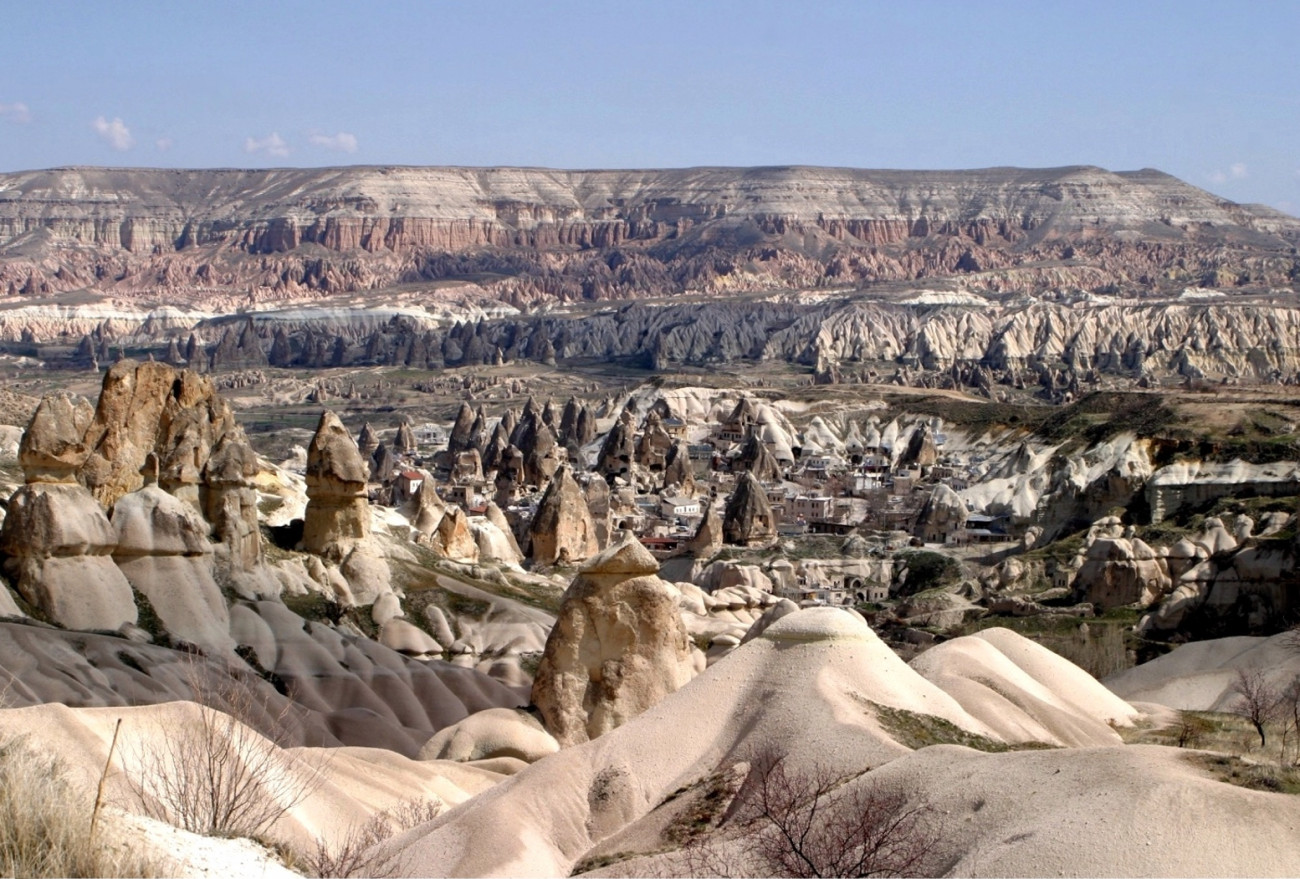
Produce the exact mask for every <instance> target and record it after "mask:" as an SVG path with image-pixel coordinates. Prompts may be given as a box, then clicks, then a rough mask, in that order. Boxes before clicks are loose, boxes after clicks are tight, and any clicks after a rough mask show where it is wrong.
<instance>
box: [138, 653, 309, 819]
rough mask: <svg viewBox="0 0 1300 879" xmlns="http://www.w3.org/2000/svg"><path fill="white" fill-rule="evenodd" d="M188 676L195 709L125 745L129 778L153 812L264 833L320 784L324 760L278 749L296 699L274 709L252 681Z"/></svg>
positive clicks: (159, 816) (147, 810)
mask: <svg viewBox="0 0 1300 879" xmlns="http://www.w3.org/2000/svg"><path fill="white" fill-rule="evenodd" d="M188 677H189V683H190V687H191V691H192V692H193V693H194V696H195V701H196V702H198V703H199V705H200V708H199V710H198V711H197V712H194V713H186V714H185V715H184V717H183V718H182V719H180V720H178V721H177V722H176V723H175V724H168V725H167V726H166V727H161V728H157V729H154V730H152V731H150V732H149V733H147V734H146V735H144V736H143V737H141V738H139V739H137V741H136V742H135V745H134V747H133V748H130V749H127V754H126V755H125V756H126V757H127V759H126V760H124V762H125V763H126V764H127V768H126V777H127V784H128V786H129V788H130V790H131V792H132V794H133V795H134V797H135V799H136V801H137V802H138V803H139V805H140V807H141V808H142V809H143V811H144V812H145V814H147V815H149V816H150V817H152V818H156V819H158V820H160V821H165V822H167V823H169V824H172V825H175V826H176V827H180V828H183V829H185V830H189V831H191V832H193V833H203V834H209V835H220V836H247V837H259V836H262V835H264V834H265V833H266V832H267V831H268V830H269V829H270V828H271V826H272V825H273V824H275V822H276V821H277V820H279V819H280V817H281V816H283V815H284V814H285V813H286V812H288V811H289V810H290V809H292V808H293V807H294V806H296V805H298V804H299V803H301V802H302V801H303V800H304V799H306V798H307V797H308V796H309V795H310V794H311V793H312V791H314V790H315V789H316V788H317V787H318V786H319V785H320V783H321V782H322V781H323V775H322V772H323V770H324V766H325V762H326V758H325V756H324V754H323V752H320V751H315V752H309V751H305V750H298V749H295V750H285V749H283V748H281V747H280V743H281V742H283V741H285V740H286V739H285V736H286V735H287V731H288V730H289V728H290V722H291V719H292V709H293V703H291V702H284V703H282V704H281V705H280V706H279V707H278V708H277V707H276V706H274V705H273V704H272V703H271V700H270V699H269V698H267V697H265V696H264V695H263V694H261V693H260V692H259V691H258V690H257V689H255V688H254V687H251V686H248V685H245V684H242V683H241V682H240V681H239V680H237V679H235V678H233V677H231V678H225V679H222V678H214V677H213V676H211V675H208V676H204V675H202V674H201V673H200V671H199V670H198V669H197V668H196V667H195V666H194V665H191V666H190V670H189V675H188ZM214 706H221V709H220V710H219V709H218V708H217V707H214ZM268 719H269V720H268ZM254 722H257V723H258V724H259V725H260V726H261V727H262V728H263V729H268V727H269V732H270V735H269V736H264V735H262V734H261V733H259V732H258V731H257V730H256V729H254V728H253V726H252V724H253V723H254Z"/></svg>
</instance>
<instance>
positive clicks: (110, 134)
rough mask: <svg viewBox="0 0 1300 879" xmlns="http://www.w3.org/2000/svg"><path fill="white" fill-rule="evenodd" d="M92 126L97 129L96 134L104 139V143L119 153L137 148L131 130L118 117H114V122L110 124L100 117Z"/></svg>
mask: <svg viewBox="0 0 1300 879" xmlns="http://www.w3.org/2000/svg"><path fill="white" fill-rule="evenodd" d="M90 124H91V127H92V128H94V129H95V133H96V134H98V135H99V136H100V137H101V138H103V139H104V143H106V144H108V145H109V146H111V147H112V148H113V149H115V150H118V151H119V152H120V151H123V150H129V149H130V148H131V147H133V146H135V138H134V137H132V136H131V129H129V128H127V127H126V123H125V122H123V121H122V120H121V119H118V118H117V117H114V118H113V121H112V122H110V121H108V120H107V119H105V118H104V117H103V116H98V117H96V118H95V121H94V122H92V123H90Z"/></svg>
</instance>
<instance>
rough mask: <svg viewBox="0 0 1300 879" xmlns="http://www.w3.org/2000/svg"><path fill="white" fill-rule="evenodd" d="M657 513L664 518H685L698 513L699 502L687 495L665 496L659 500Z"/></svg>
mask: <svg viewBox="0 0 1300 879" xmlns="http://www.w3.org/2000/svg"><path fill="white" fill-rule="evenodd" d="M659 514H660V515H661V516H663V517H664V518H665V519H687V518H690V517H692V516H698V515H700V502H699V501H697V500H695V499H694V498H689V497H665V498H662V499H661V500H660V501H659Z"/></svg>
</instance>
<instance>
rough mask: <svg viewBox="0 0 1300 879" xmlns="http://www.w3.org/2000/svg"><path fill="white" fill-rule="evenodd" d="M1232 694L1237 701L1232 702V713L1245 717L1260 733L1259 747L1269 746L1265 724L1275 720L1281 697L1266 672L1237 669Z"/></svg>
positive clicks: (1253, 669)
mask: <svg viewBox="0 0 1300 879" xmlns="http://www.w3.org/2000/svg"><path fill="white" fill-rule="evenodd" d="M1232 692H1233V693H1234V694H1236V699H1235V700H1233V702H1232V707H1231V710H1232V713H1233V714H1236V715H1238V716H1240V717H1244V718H1245V719H1246V720H1248V721H1250V724H1251V726H1253V727H1255V732H1257V733H1259V746H1260V747H1261V748H1263V747H1264V746H1265V745H1267V744H1268V737H1267V733H1266V732H1265V730H1264V726H1265V724H1267V723H1268V722H1269V721H1271V720H1272V719H1273V717H1274V716H1275V715H1276V713H1277V709H1278V707H1279V705H1280V703H1281V697H1280V695H1279V693H1278V692H1277V690H1276V689H1274V688H1273V687H1272V686H1271V685H1270V684H1269V682H1268V678H1267V677H1266V676H1265V675H1264V672H1263V671H1261V670H1260V669H1257V668H1252V669H1245V668H1239V669H1237V676H1236V678H1235V679H1234V680H1233V683H1232Z"/></svg>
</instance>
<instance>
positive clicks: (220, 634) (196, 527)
mask: <svg viewBox="0 0 1300 879" xmlns="http://www.w3.org/2000/svg"><path fill="white" fill-rule="evenodd" d="M147 478H148V477H146V479H147ZM112 521H113V528H114V531H115V532H116V546H115V548H114V550H113V561H114V562H115V563H116V564H117V566H118V568H119V569H120V570H121V571H122V573H123V574H124V575H125V576H126V579H127V580H128V581H129V582H130V583H131V585H132V586H133V587H135V589H137V590H138V591H139V592H140V593H141V594H143V595H144V596H145V597H146V598H148V600H149V604H150V606H152V607H153V610H154V613H155V614H157V616H158V620H159V622H160V623H162V626H163V628H164V629H166V630H167V632H168V634H170V635H171V636H172V638H173V639H175V640H176V641H179V642H184V643H188V644H192V645H194V646H196V647H199V648H201V649H202V650H203V651H204V652H206V653H208V654H210V655H220V654H232V653H233V651H234V649H235V642H234V639H233V638H231V637H230V613H229V611H228V610H227V608H226V599H225V597H224V596H223V595H222V594H221V589H220V588H219V587H218V586H217V583H216V580H214V579H213V576H212V570H213V569H212V546H211V544H210V543H209V542H208V537H207V533H208V524H207V523H206V522H205V521H203V519H202V517H200V516H199V514H198V513H197V512H196V511H195V510H194V508H193V507H191V506H190V505H189V504H187V503H185V502H183V501H181V500H180V499H178V498H176V497H173V496H172V495H170V494H168V493H167V492H165V491H163V490H162V489H161V488H159V487H158V486H157V485H156V484H146V485H145V486H144V487H143V488H141V489H140V490H138V491H133V492H131V493H130V494H125V495H123V496H122V497H120V498H118V501H117V503H115V504H114V505H113V517H112Z"/></svg>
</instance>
